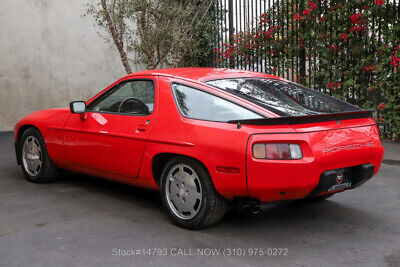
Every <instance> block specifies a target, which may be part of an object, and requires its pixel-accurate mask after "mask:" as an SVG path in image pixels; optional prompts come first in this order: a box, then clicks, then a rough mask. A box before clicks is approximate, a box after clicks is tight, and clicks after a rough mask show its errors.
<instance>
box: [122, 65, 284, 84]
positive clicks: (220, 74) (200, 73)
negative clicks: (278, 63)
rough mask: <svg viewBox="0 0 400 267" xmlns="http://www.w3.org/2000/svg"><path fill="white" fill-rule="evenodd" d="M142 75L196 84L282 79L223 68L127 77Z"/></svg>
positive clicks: (179, 70)
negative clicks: (176, 79) (254, 78)
mask: <svg viewBox="0 0 400 267" xmlns="http://www.w3.org/2000/svg"><path fill="white" fill-rule="evenodd" d="M142 75H155V76H166V77H174V78H181V79H187V80H192V81H196V82H204V81H208V80H216V79H223V78H241V77H242V78H244V77H263V78H274V79H281V78H280V77H277V76H273V75H269V74H265V73H260V72H254V71H248V70H238V69H223V68H199V67H196V68H193V67H192V68H173V69H157V70H146V71H139V72H134V73H131V74H129V75H127V76H126V77H134V76H142Z"/></svg>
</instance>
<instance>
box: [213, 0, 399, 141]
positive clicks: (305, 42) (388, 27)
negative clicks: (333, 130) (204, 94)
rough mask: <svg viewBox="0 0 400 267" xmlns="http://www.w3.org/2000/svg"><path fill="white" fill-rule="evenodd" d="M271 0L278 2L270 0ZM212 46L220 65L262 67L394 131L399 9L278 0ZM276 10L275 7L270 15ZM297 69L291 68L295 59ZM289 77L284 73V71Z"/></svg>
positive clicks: (380, 0) (376, 3)
mask: <svg viewBox="0 0 400 267" xmlns="http://www.w3.org/2000/svg"><path fill="white" fill-rule="evenodd" d="M277 2H278V1H277ZM277 2H275V5H274V6H273V7H272V8H271V9H269V10H268V12H266V13H265V14H263V15H262V16H261V17H260V18H259V19H258V21H257V23H256V24H255V25H256V26H254V27H253V28H252V29H250V30H249V31H247V32H239V33H237V34H236V35H234V36H233V38H232V42H231V43H225V44H223V46H222V49H216V50H215V53H216V55H217V57H216V61H217V62H218V63H219V64H221V62H222V63H226V66H236V67H238V66H239V63H242V62H245V63H246V64H247V65H249V66H251V65H252V66H254V65H262V66H263V68H264V70H265V72H268V73H272V74H279V75H281V76H282V74H287V73H290V72H291V71H295V74H296V75H295V76H294V77H288V76H287V75H285V76H286V77H288V78H291V79H292V80H296V81H297V82H300V83H302V84H304V85H307V86H310V87H312V88H315V89H318V90H320V91H322V92H325V93H328V94H330V95H333V96H335V97H338V98H341V99H343V100H345V101H348V102H350V103H353V104H356V105H359V106H361V107H363V108H366V109H374V110H376V112H375V115H376V120H377V122H380V123H383V124H384V125H386V127H385V131H384V135H385V137H386V138H389V139H399V137H400V71H398V70H399V68H400V67H399V65H400V49H399V44H400V23H399V17H400V7H399V6H398V4H396V5H394V4H393V3H392V2H389V1H384V0H355V1H346V0H318V1H317V0H310V1H301V0H298V1H289V2H288V1H279V4H278V3H277ZM278 12H279V13H278ZM302 59H303V64H305V66H303V71H302V72H301V71H299V69H300V68H299V64H302V63H301V62H302ZM289 76H290V75H289Z"/></svg>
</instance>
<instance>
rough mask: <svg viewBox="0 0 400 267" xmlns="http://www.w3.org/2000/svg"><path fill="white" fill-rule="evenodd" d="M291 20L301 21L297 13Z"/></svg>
mask: <svg viewBox="0 0 400 267" xmlns="http://www.w3.org/2000/svg"><path fill="white" fill-rule="evenodd" d="M293 19H294V20H298V19H301V16H300V14H299V13H296V14H294V17H293Z"/></svg>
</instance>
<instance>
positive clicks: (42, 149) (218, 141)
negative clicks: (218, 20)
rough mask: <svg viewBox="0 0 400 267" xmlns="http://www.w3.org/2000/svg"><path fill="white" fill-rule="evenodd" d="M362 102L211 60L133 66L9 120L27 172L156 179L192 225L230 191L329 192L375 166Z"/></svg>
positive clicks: (255, 203)
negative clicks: (194, 64)
mask: <svg viewBox="0 0 400 267" xmlns="http://www.w3.org/2000/svg"><path fill="white" fill-rule="evenodd" d="M371 117H372V114H371V111H368V110H363V109H360V108H358V107H356V106H353V105H351V104H348V103H345V102H343V101H340V100H338V99H335V98H332V97H330V96H328V95H325V94H322V93H320V92H317V91H314V90H311V89H308V88H306V87H304V86H301V85H299V84H295V83H293V82H290V81H287V80H285V79H282V78H279V77H276V76H271V75H267V74H263V73H256V72H250V71H243V70H229V69H216V68H181V69H164V70H152V71H143V72H137V73H133V74H130V75H127V76H125V77H124V78H122V79H120V80H118V81H117V82H115V83H113V84H112V85H110V86H109V87H108V88H106V89H105V90H103V91H101V92H100V93H99V94H97V95H95V96H94V97H93V98H91V99H90V100H89V101H86V102H85V101H76V102H72V103H71V104H70V107H69V108H57V109H49V110H42V111H38V112H35V113H32V114H30V115H28V116H27V117H25V118H23V119H22V120H21V121H19V122H18V123H17V125H16V127H15V148H16V155H17V160H18V164H20V165H22V170H23V172H24V174H25V176H26V177H27V179H28V180H29V181H31V182H35V183H45V182H49V181H53V180H55V179H56V178H57V173H58V170H59V169H65V170H70V171H74V172H81V173H86V174H89V175H94V176H98V177H103V178H106V179H112V180H115V181H118V182H122V183H127V184H131V185H136V186H141V187H146V188H151V189H155V190H159V189H160V191H161V198H162V202H163V205H164V206H165V208H166V210H167V212H168V214H169V216H170V217H171V218H172V220H173V221H174V222H175V223H176V224H178V225H180V226H183V227H186V228H191V229H198V228H204V227H207V226H210V225H212V224H215V223H216V222H218V220H220V219H221V218H222V216H223V215H224V213H225V210H226V207H227V205H228V203H238V204H239V206H241V207H243V208H247V209H251V210H257V209H260V208H262V207H263V205H265V204H266V203H271V202H277V201H281V200H294V199H303V198H310V199H326V198H328V197H330V196H332V195H333V194H335V193H338V192H342V191H344V190H348V189H353V188H355V187H357V186H359V185H361V184H363V183H364V182H365V181H367V180H368V179H370V178H371V177H372V176H373V175H374V174H376V172H377V171H378V170H379V167H380V164H381V161H382V157H383V152H384V149H383V147H382V146H381V143H380V139H379V135H378V129H377V126H376V124H375V122H374V120H373V119H372V118H371Z"/></svg>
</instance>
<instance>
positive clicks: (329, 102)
mask: <svg viewBox="0 0 400 267" xmlns="http://www.w3.org/2000/svg"><path fill="white" fill-rule="evenodd" d="M206 83H207V84H209V85H212V86H214V87H216V88H219V89H223V90H225V91H227V92H230V93H232V94H235V95H237V96H239V97H241V98H244V99H246V100H249V101H251V102H253V103H255V104H258V105H259V106H262V107H264V108H266V109H268V110H271V111H273V112H275V113H277V114H279V115H281V116H306V115H313V114H322V113H338V112H347V111H356V110H360V108H358V107H356V106H353V105H351V104H348V103H346V102H343V101H341V100H338V99H336V98H333V97H331V96H328V95H325V94H322V93H320V92H318V91H315V90H312V89H309V88H307V87H304V86H302V85H299V84H295V83H293V82H289V81H286V80H278V79H263V78H240V79H220V80H212V81H207V82H206Z"/></svg>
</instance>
